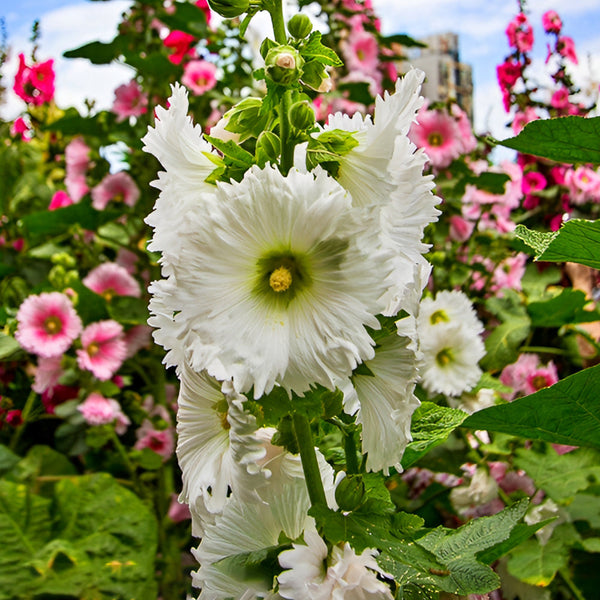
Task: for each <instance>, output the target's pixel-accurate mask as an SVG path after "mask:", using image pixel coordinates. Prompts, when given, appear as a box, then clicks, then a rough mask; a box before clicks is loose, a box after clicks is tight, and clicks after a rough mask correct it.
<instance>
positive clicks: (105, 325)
mask: <svg viewBox="0 0 600 600" xmlns="http://www.w3.org/2000/svg"><path fill="white" fill-rule="evenodd" d="M81 345H82V346H83V348H82V349H81V350H77V364H78V365H79V368H80V369H84V370H86V371H91V372H92V374H93V375H94V376H95V377H97V378H98V379H100V381H106V380H108V379H110V378H111V377H112V376H113V375H114V374H115V373H116V372H117V371H118V370H119V367H120V366H121V365H122V364H123V361H124V360H125V357H126V356H127V346H126V344H125V339H124V336H123V327H122V325H121V324H120V323H117V322H116V321H113V320H107V321H98V322H96V323H92V324H91V325H88V326H87V327H86V328H85V329H84V330H83V332H82V333H81Z"/></svg>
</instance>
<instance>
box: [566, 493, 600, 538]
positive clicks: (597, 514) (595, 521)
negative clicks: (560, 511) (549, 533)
mask: <svg viewBox="0 0 600 600" xmlns="http://www.w3.org/2000/svg"><path fill="white" fill-rule="evenodd" d="M566 510H567V511H568V513H569V515H570V516H571V520H572V521H587V522H588V523H589V524H590V527H592V528H593V529H600V511H599V510H598V496H597V495H595V494H592V493H581V494H577V495H576V496H575V498H574V500H573V502H571V503H570V504H569V506H567V507H566Z"/></svg>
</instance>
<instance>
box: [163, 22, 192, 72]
mask: <svg viewBox="0 0 600 600" xmlns="http://www.w3.org/2000/svg"><path fill="white" fill-rule="evenodd" d="M195 39H196V38H195V37H194V36H193V35H191V34H189V33H185V32H184V31H177V30H175V31H171V33H169V35H168V36H167V37H166V38H165V39H164V40H163V44H164V45H165V46H166V47H167V48H172V49H173V52H172V53H171V54H170V55H169V60H170V61H171V62H172V63H173V64H174V65H179V64H181V61H182V60H183V57H184V56H186V55H193V54H194V50H193V49H192V48H190V46H191V45H192V44H193V43H194V40H195Z"/></svg>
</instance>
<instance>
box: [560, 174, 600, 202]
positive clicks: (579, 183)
mask: <svg viewBox="0 0 600 600" xmlns="http://www.w3.org/2000/svg"><path fill="white" fill-rule="evenodd" d="M565 185H566V186H567V188H568V190H569V199H570V201H571V203H573V204H577V205H582V204H585V203H586V202H600V175H599V174H598V172H597V171H595V170H594V169H591V168H590V167H586V166H581V167H577V168H576V169H568V170H567V172H566V173H565Z"/></svg>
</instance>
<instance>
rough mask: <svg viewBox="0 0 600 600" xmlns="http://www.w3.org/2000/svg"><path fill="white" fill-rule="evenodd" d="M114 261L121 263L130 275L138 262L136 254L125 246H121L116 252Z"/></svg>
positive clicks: (134, 270)
mask: <svg viewBox="0 0 600 600" xmlns="http://www.w3.org/2000/svg"><path fill="white" fill-rule="evenodd" d="M116 262H117V264H118V265H121V266H122V267H123V268H124V269H125V270H126V271H127V272H128V273H129V274H130V275H133V274H134V273H135V272H136V270H137V269H136V264H137V262H138V255H137V254H136V253H135V252H132V251H131V250H128V249H127V248H124V247H123V246H121V248H119V250H118V252H117V259H116Z"/></svg>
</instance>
